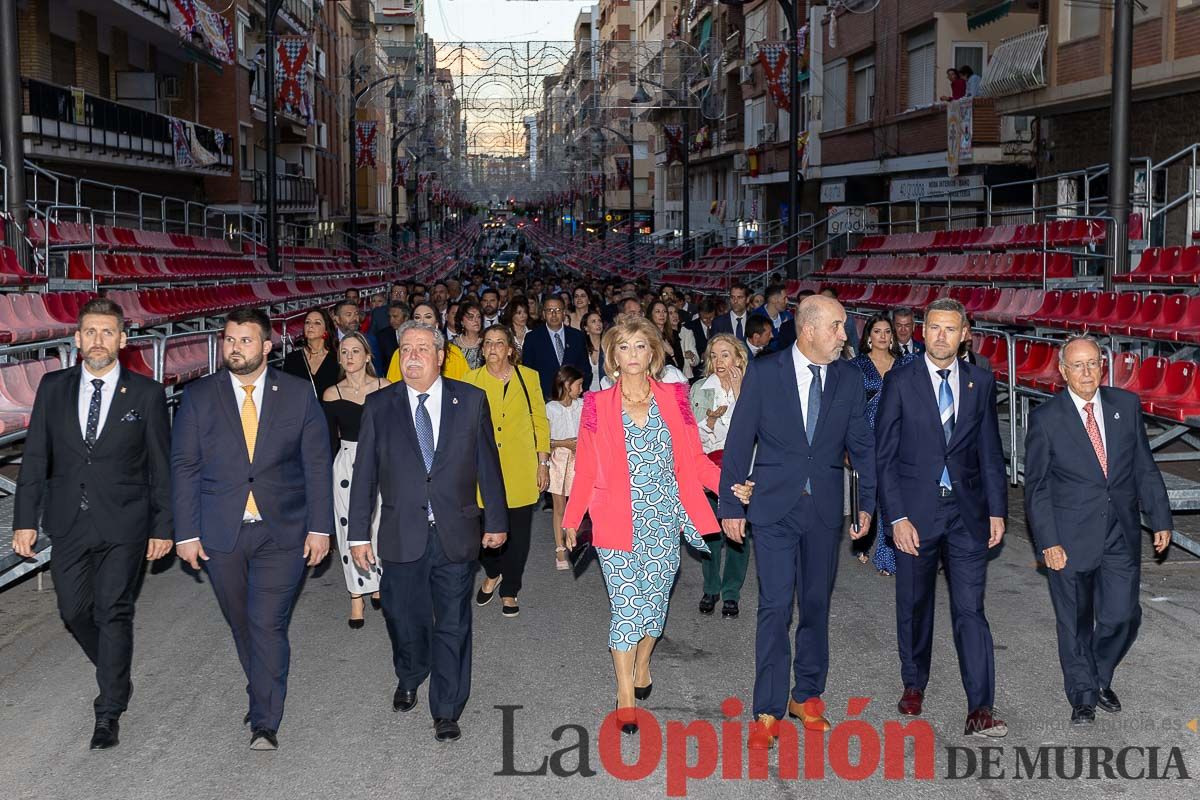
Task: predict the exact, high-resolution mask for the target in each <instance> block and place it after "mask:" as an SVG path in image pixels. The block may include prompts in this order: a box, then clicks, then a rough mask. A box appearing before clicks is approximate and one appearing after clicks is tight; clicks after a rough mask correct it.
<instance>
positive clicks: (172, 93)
mask: <svg viewBox="0 0 1200 800" xmlns="http://www.w3.org/2000/svg"><path fill="white" fill-rule="evenodd" d="M158 96H159V98H161V99H163V100H179V99H180V98H181V97H183V93H182V91H180V88H179V78H178V77H177V76H175V75H167V76H166V77H164V78H163V79H162V80H161V81H159V82H158Z"/></svg>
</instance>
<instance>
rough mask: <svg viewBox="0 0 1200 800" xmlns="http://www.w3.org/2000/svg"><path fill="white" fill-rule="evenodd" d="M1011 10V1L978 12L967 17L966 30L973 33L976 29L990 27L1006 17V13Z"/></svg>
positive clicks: (1005, 0)
mask: <svg viewBox="0 0 1200 800" xmlns="http://www.w3.org/2000/svg"><path fill="white" fill-rule="evenodd" d="M1011 10H1012V0H1004V1H1003V2H1001V3H999V4H997V5H994V6H992V7H991V8H988V9H985V10H983V11H980V12H978V13H976V14H969V15H968V16H967V30H969V31H973V30H975V29H976V28H982V27H983V26H984V25H990V24H992V23H993V22H995V21H996V20H999V19H1004V18H1005V17H1007V16H1008V12H1009V11H1011Z"/></svg>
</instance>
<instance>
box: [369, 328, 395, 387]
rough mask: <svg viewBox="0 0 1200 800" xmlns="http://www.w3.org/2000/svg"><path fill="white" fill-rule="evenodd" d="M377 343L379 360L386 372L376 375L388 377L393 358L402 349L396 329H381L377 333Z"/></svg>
mask: <svg viewBox="0 0 1200 800" xmlns="http://www.w3.org/2000/svg"><path fill="white" fill-rule="evenodd" d="M375 341H376V343H377V344H378V345H379V360H380V361H381V362H383V364H384V365H385V366H384V370H383V371H382V372H377V373H376V374H377V375H386V374H387V372H388V370H390V369H391V368H392V356H393V355H395V354H396V351H397V350H399V349H400V345H399V343H398V342H397V341H396V329H395V328H393V327H392V326H391V325H388V326H387V327H386V328H382V329H380V330H379V331H377V332H376V333H375Z"/></svg>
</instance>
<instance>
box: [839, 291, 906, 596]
mask: <svg viewBox="0 0 1200 800" xmlns="http://www.w3.org/2000/svg"><path fill="white" fill-rule="evenodd" d="M858 352H859V353H861V354H862V355H859V356H857V357H856V358H855V359H854V362H853V363H855V364H857V365H858V368H859V369H861V370H862V374H863V389H865V390H866V393H867V408H866V416H867V423H868V424H869V425H870V426H871V430H874V429H875V415H876V414H877V413H878V412H879V391H880V389H882V388H883V376H884V375H887V374H888V371H889V370H891V369H892V367H898V366H900V365H902V364H907V363H908V362H909V361H910V360H912V359H914V358H916V357H917V356H915V355H907V356H905V355H901V354H900V348H899V346H898V345H897V344H896V334H895V331H893V330H892V322H891V320H890V319H888V317H887V316H886V315H885V314H876V315H875V316H873V317H871V318H870V319H869V320H867V324H866V325H865V326H863V335H862V341H861V342H859V346H858ZM875 519H877V520H878V523H877V526H876V533H875V554H874V555H873V556H871V563H872V564H873V565H874V566H875V569H877V570H879V574H880V575H895V574H896V551H895V549H894V548H893V547H892V542H891V538H892V526H891V525H889V524H888V522H887V519H888V517H887V514H885V513H883V512H882V511H880V512H877V513H876V514H875ZM858 560H859V561H862V562H863V563H866V561H867V554H866V552H865V551H864V552H862V553H860V554H859V556H858Z"/></svg>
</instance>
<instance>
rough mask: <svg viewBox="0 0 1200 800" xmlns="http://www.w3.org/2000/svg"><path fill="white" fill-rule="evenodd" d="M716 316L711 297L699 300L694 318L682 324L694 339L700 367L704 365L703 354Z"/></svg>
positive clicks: (714, 303)
mask: <svg viewBox="0 0 1200 800" xmlns="http://www.w3.org/2000/svg"><path fill="white" fill-rule="evenodd" d="M716 316H717V304H716V302H715V301H714V300H713V299H712V298H711V297H705V298H703V299H701V300H700V304H699V305H698V306H697V313H696V316H695V317H693V318H692V319H690V320H688V321H687V322H685V323H684V327H686V328H687V329H688V330H690V331H691V332H692V336H694V337H696V351H697V352H696V355H698V356H700V362H701V366H703V363H704V353H705V352H706V351H707V350H708V340H709V337H711V336H712V335H713V330H712V324H713V321H714V320H715V319H716Z"/></svg>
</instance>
